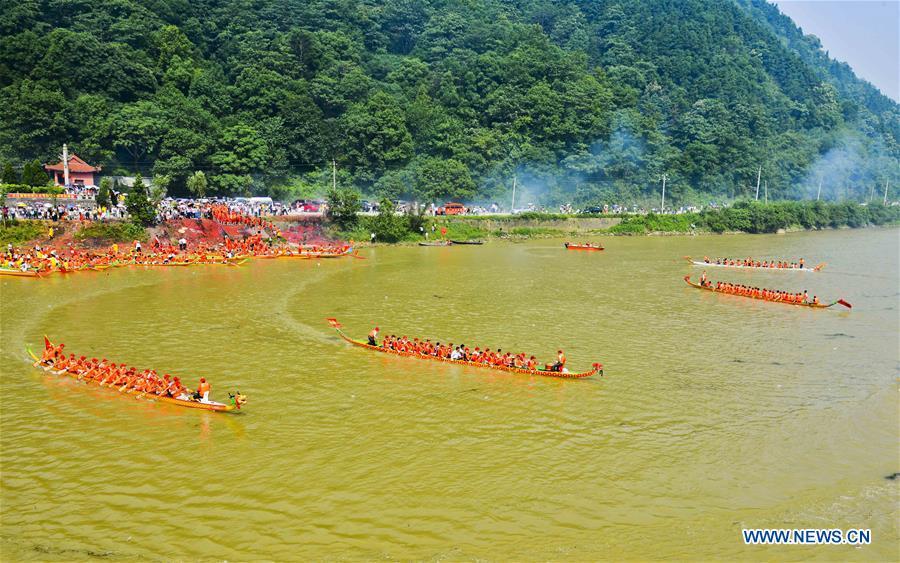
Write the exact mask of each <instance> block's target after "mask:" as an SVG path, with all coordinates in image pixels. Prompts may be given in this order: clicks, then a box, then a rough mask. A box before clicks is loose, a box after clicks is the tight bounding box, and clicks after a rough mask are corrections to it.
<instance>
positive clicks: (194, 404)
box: [28, 348, 240, 412]
mask: <svg viewBox="0 0 900 563" xmlns="http://www.w3.org/2000/svg"><path fill="white" fill-rule="evenodd" d="M28 354H29V355H30V356H31V357H32V358H33V359H34V361H35V365H36V366H40V367H41V369H43V370H44V371H46V372H52V373H54V374H56V375H67V376H69V377H74V378H76V379H79V375H81V374H78V373H72V372H70V371H68V370H65V371H62V372H60V370H54V369H53V366H52V365H47V364H45V363H43V362H41V359H40V358H38V357H37V355H36V354H35V353H34V352H32V351H31V349H30V348H29V349H28ZM79 381H83V382H85V383H87V384H92V383H93V384H96V385H97V386H100V382H99V381H95V380H93V379H79ZM107 389H112V387H107ZM128 392H129V396H130V393H132V392H133V391H130V390H129V391H128ZM136 398H141V399H144V400H147V401H156V402H160V403H169V404H172V405H178V406H180V407H187V408H191V409H201V410H206V411H213V412H240V409H239V408H238V407H237V406H235V405H228V404H225V403H217V402H215V401H209V402H207V403H204V402H202V401H185V400H183V399H175V398H172V397H162V396H160V395H153V394H150V393H141V395H140V396H139V397H137V396H136Z"/></svg>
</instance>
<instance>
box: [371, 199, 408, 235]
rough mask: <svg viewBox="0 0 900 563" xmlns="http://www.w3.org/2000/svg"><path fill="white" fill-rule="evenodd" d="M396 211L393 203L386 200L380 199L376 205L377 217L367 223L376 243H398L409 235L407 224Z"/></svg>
mask: <svg viewBox="0 0 900 563" xmlns="http://www.w3.org/2000/svg"><path fill="white" fill-rule="evenodd" d="M396 211H397V209H396V208H395V207H394V203H393V202H392V201H391V200H390V199H388V198H382V199H381V201H380V202H379V203H378V215H376V216H375V217H372V218H370V220H369V221H368V226H369V227H370V228H371V229H372V232H373V233H375V240H376V241H378V242H398V241H400V240H402V239H403V238H405V237H406V236H407V235H408V234H409V232H410V231H409V223H408V222H407V221H406V218H405V217H403V216H402V215H397V214H396Z"/></svg>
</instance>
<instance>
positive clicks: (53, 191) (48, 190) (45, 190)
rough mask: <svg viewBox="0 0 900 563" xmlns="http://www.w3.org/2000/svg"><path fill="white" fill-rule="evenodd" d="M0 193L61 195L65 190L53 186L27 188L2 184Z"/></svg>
mask: <svg viewBox="0 0 900 563" xmlns="http://www.w3.org/2000/svg"><path fill="white" fill-rule="evenodd" d="M0 191H2V192H3V193H4V194H8V193H23V194H50V195H57V194H61V193H63V192H64V191H65V190H64V189H63V187H62V186H53V185H50V184H46V185H43V186H29V185H27V184H2V185H0Z"/></svg>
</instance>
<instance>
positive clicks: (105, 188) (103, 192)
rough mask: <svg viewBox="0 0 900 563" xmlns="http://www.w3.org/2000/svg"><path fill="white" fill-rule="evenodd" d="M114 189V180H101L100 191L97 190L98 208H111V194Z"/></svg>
mask: <svg viewBox="0 0 900 563" xmlns="http://www.w3.org/2000/svg"><path fill="white" fill-rule="evenodd" d="M111 189H112V180H110V179H109V178H103V179H101V180H100V189H99V190H97V198H96V201H97V207H106V208H108V207H110V194H109V191H110V190H111Z"/></svg>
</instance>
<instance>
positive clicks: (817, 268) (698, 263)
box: [684, 256, 826, 272]
mask: <svg viewBox="0 0 900 563" xmlns="http://www.w3.org/2000/svg"><path fill="white" fill-rule="evenodd" d="M684 259H685V260H687V261H688V262H690V263H691V264H693V265H694V266H702V267H704V268H706V267H709V268H733V269H735V270H765V271H767V272H820V271H822V268H824V267H825V265H826V263H825V262H822V263H821V264H817V265H816V266H815V267H812V268H806V267H803V268H773V267H769V266H743V265H738V264H734V265H731V264H716V263H715V262H703V261H701V260H693V259H692V258H691V257H690V256H685V257H684Z"/></svg>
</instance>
